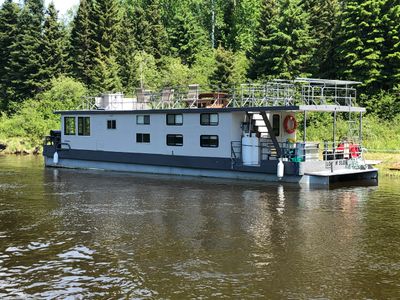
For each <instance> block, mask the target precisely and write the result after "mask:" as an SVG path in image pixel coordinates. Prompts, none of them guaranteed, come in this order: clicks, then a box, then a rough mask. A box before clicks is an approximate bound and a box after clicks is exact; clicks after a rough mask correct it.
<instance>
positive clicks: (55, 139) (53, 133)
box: [50, 130, 61, 149]
mask: <svg viewBox="0 0 400 300" xmlns="http://www.w3.org/2000/svg"><path fill="white" fill-rule="evenodd" d="M50 141H51V143H52V144H53V145H54V146H55V147H56V148H57V149H59V148H60V147H61V145H60V144H61V131H60V130H50Z"/></svg>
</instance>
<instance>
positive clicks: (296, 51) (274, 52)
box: [253, 0, 314, 79]
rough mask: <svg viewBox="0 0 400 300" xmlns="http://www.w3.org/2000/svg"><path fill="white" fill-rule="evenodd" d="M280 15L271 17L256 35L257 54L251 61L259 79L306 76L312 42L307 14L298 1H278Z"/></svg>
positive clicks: (312, 47)
mask: <svg viewBox="0 0 400 300" xmlns="http://www.w3.org/2000/svg"><path fill="white" fill-rule="evenodd" d="M279 11H280V13H279V14H278V15H275V16H273V17H272V19H271V21H270V23H269V24H268V25H267V27H266V28H265V27H264V26H261V28H262V29H264V31H262V32H261V34H260V42H261V43H260V45H259V47H260V50H259V52H258V53H257V55H256V57H255V61H256V63H255V65H254V67H253V68H254V69H255V72H254V73H255V74H257V75H258V76H259V77H269V78H276V77H279V78H287V79H293V78H295V77H297V76H300V75H301V76H304V75H308V74H309V72H310V69H311V58H312V56H313V54H314V42H313V40H312V39H311V37H310V29H309V24H308V22H309V20H308V14H307V13H306V12H305V11H304V10H303V7H302V4H301V0H282V1H281V2H280V6H279Z"/></svg>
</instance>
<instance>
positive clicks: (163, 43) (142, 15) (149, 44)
mask: <svg viewBox="0 0 400 300" xmlns="http://www.w3.org/2000/svg"><path fill="white" fill-rule="evenodd" d="M135 20H136V21H135V30H134V34H135V37H136V41H137V45H138V49H139V50H140V51H144V52H145V53H148V54H151V55H152V56H154V57H155V58H156V59H160V58H161V57H162V56H163V55H165V54H167V52H168V51H167V49H168V39H167V32H166V29H165V27H164V25H163V23H162V17H161V9H160V3H159V0H144V1H143V4H142V6H141V5H138V6H137V7H136V9H135Z"/></svg>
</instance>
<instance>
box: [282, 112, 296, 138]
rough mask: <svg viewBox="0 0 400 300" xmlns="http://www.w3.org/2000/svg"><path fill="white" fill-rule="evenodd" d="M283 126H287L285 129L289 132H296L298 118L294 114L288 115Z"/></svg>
mask: <svg viewBox="0 0 400 300" xmlns="http://www.w3.org/2000/svg"><path fill="white" fill-rule="evenodd" d="M289 124H290V125H291V126H289ZM283 128H285V131H286V132H287V133H289V134H292V133H294V132H295V131H296V129H297V121H296V118H295V117H294V116H292V115H287V116H286V118H285V120H284V121H283Z"/></svg>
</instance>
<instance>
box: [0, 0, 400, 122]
mask: <svg viewBox="0 0 400 300" xmlns="http://www.w3.org/2000/svg"><path fill="white" fill-rule="evenodd" d="M20 2H22V3H21V4H16V3H15V2H13V1H12V0H5V1H4V2H3V4H2V6H1V8H0V111H2V112H3V117H2V119H1V121H2V122H3V123H4V122H5V120H6V119H5V118H9V117H10V116H12V115H13V114H16V115H21V112H22V111H23V109H24V108H26V107H28V106H32V107H33V109H36V106H35V105H37V104H36V102H38V101H39V98H40V97H39V96H38V95H43V93H45V92H46V91H49V90H50V89H51V88H52V86H54V80H55V79H56V78H59V77H60V76H67V77H69V78H71V79H68V80H75V82H76V83H77V84H79V82H80V83H82V84H83V85H84V86H85V87H86V88H87V91H88V93H90V94H97V93H99V92H103V91H123V92H125V93H127V94H131V93H132V92H133V91H134V89H135V88H136V87H138V86H144V87H146V88H150V89H159V88H161V87H162V86H165V85H168V86H170V85H187V84H190V83H200V84H221V85H223V84H238V83H241V82H246V81H248V80H253V81H262V80H265V79H269V78H277V77H281V78H288V79H291V78H294V77H296V76H312V77H323V78H339V79H346V80H357V81H362V82H363V84H362V86H361V91H360V92H361V97H360V99H361V102H362V104H363V105H365V106H366V107H367V109H368V113H369V114H370V115H371V116H374V117H377V118H380V119H385V120H388V121H390V120H395V118H396V117H397V116H398V114H399V112H400V108H399V103H400V96H399V86H400V3H399V1H397V0H396V1H393V0H346V1H340V0H181V1H174V0H81V1H80V5H79V7H77V9H76V11H75V13H74V15H73V18H72V19H71V22H70V23H66V22H61V21H60V20H59V18H58V16H57V12H56V10H55V8H54V5H53V4H52V3H50V5H49V6H48V7H47V8H46V7H44V1H43V0H24V1H20ZM64 80H65V79H64ZM38 97H39V98H38ZM54 101H55V102H57V101H58V100H57V99H54ZM6 115H7V116H6ZM0 126H1V128H3V130H4V128H5V125H4V124H1V125H0ZM10 130H11V129H10Z"/></svg>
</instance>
